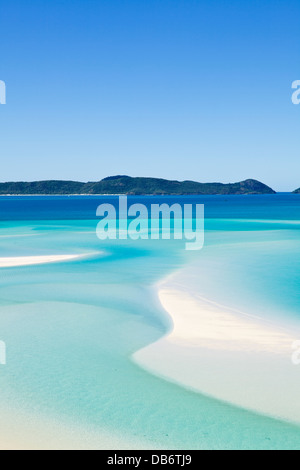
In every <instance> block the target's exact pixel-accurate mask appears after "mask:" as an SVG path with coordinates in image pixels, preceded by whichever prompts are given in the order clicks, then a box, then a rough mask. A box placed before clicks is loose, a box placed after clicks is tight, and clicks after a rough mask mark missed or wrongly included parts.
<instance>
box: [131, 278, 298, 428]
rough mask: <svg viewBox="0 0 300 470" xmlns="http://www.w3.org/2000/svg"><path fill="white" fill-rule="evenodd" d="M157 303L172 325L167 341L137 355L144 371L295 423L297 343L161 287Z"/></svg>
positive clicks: (251, 319)
mask: <svg viewBox="0 0 300 470" xmlns="http://www.w3.org/2000/svg"><path fill="white" fill-rule="evenodd" d="M159 299H160V301H161V303H162V305H163V307H164V309H165V310H166V311H167V312H168V314H169V315H170V317H171V319H172V321H173V328H172V329H171V331H170V332H169V333H168V335H167V336H166V337H164V338H162V339H160V340H159V341H157V342H156V343H154V344H152V345H150V346H148V347H146V348H144V349H143V350H141V351H138V352H137V353H135V354H134V356H133V359H134V361H135V362H136V363H138V364H139V365H140V366H142V367H143V368H145V369H146V370H148V371H150V372H152V373H154V374H156V375H159V376H160V377H164V378H165V379H168V380H170V381H172V382H175V383H177V384H180V385H182V386H185V387H187V388H189V389H192V390H195V391H198V392H201V393H203V394H205V395H209V396H212V397H214V398H217V399H220V400H222V401H226V402H229V403H231V404H234V405H237V406H239V407H242V408H246V409H249V410H253V411H256V412H259V413H262V414H266V415H270V416H272V417H276V418H280V419H284V420H288V421H293V422H296V423H300V406H299V390H300V366H298V367H297V366H296V365H294V364H293V363H292V354H293V351H294V350H293V348H292V345H293V343H294V342H295V341H296V340H300V337H299V338H297V336H296V335H295V334H294V333H293V332H291V333H289V332H288V331H285V330H284V329H281V327H279V326H278V325H273V324H270V323H268V322H266V321H263V320H261V319H260V318H257V317H255V316H251V315H247V314H243V313H242V312H236V311H234V310H230V309H228V308H226V307H224V306H221V305H218V304H216V303H214V302H210V301H208V300H206V299H204V298H201V297H199V296H198V295H197V294H195V293H193V292H190V291H189V290H188V289H187V288H185V287H184V286H182V285H180V284H178V283H174V282H167V283H165V284H163V285H162V286H160V288H159Z"/></svg>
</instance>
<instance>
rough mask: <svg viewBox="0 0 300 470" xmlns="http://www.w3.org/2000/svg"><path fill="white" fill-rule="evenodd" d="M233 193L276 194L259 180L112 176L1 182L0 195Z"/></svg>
mask: <svg viewBox="0 0 300 470" xmlns="http://www.w3.org/2000/svg"><path fill="white" fill-rule="evenodd" d="M72 194H79V195H80V194H82V195H83V194H88V195H96V194H97V195H98V194H99V195H104V194H124V195H179V196H180V195H218V194H220V195H221V194H224V195H230V194H275V191H273V189H271V188H270V187H269V186H266V185H265V184H263V183H260V182H259V181H256V180H252V179H249V180H246V181H242V182H239V183H229V184H222V183H198V182H195V181H182V182H181V181H170V180H166V179H160V178H145V177H143V178H132V177H130V176H111V177H108V178H104V179H103V180H101V181H98V182H89V183H80V182H77V181H35V182H31V183H28V182H17V183H0V195H72Z"/></svg>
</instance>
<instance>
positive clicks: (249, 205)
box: [0, 195, 300, 449]
mask: <svg viewBox="0 0 300 470" xmlns="http://www.w3.org/2000/svg"><path fill="white" fill-rule="evenodd" d="M104 199H105V201H115V200H116V199H115V198H99V197H91V198H89V197H86V198H84V197H74V198H72V197H71V198H67V197H66V198H64V197H37V198H34V197H25V198H21V197H20V198H14V197H11V198H0V218H1V223H0V257H4V256H31V255H32V256H33V255H35V256H37V255H51V254H83V253H84V254H88V255H89V256H87V257H86V258H84V259H80V260H76V261H72V262H64V263H55V264H49V265H42V266H27V267H19V268H9V269H1V270H0V276H1V278H0V339H1V340H3V341H5V342H6V344H7V365H6V366H0V398H1V403H0V409H1V408H2V409H5V410H6V412H7V411H8V412H9V411H10V410H11V412H16V411H17V412H20V413H21V412H22V413H27V414H28V415H30V416H31V417H32V419H33V424H32V422H31V427H30V432H31V433H33V434H34V432H35V430H34V420H35V419H36V421H37V422H38V420H39V419H40V417H43V420H44V423H45V427H47V417H49V420H50V419H57V420H58V421H60V422H61V423H62V424H66V425H70V427H72V426H74V427H75V426H81V427H83V428H85V429H87V430H92V431H93V432H97V429H99V436H100V430H101V431H103V429H104V430H107V432H108V433H110V434H113V433H114V432H115V433H116V435H121V436H122V435H124V436H129V437H130V438H132V440H133V441H134V439H137V440H139V439H140V440H142V441H143V442H145V445H146V444H147V445H149V446H152V447H160V448H161V447H164V448H175V449H180V448H181V449H183V448H186V449H189V448H190V449H196V448H300V428H298V427H297V426H293V425H290V424H287V423H283V422H280V421H276V420H273V419H270V418H266V417H264V416H260V415H256V414H255V413H251V412H248V411H247V410H242V409H239V408H235V407H234V406H231V405H227V404H223V403H221V402H219V401H217V400H214V399H212V398H209V397H205V396H203V395H201V394H200V393H199V394H197V393H193V392H191V391H188V390H186V389H184V388H183V387H180V386H178V385H174V384H172V383H168V382H167V381H164V380H163V379H160V378H157V377H155V376H152V375H151V374H149V373H148V372H146V371H144V370H143V369H141V368H140V367H138V366H137V365H136V364H135V363H134V362H133V361H132V359H131V356H132V354H133V353H134V352H136V351H138V350H139V349H141V348H143V347H145V346H146V345H148V344H150V343H152V342H154V341H156V340H157V339H158V338H160V337H161V336H163V335H164V334H166V332H167V331H168V328H170V320H169V318H168V316H167V315H166V314H165V313H164V311H163V310H162V308H161V306H160V305H159V302H158V300H157V296H156V292H155V289H154V286H155V284H156V283H157V282H158V281H160V280H161V279H163V278H165V277H166V276H168V275H170V274H171V273H173V272H174V271H176V270H178V269H183V271H182V274H183V276H184V279H185V280H186V282H187V284H189V285H191V286H193V288H194V289H197V291H199V293H200V294H201V295H205V296H206V297H208V298H211V299H214V300H216V301H217V302H220V303H223V304H226V305H228V306H230V307H233V308H237V309H241V310H243V311H246V312H248V313H250V314H255V315H259V316H261V317H263V318H267V319H268V320H272V321H275V322H277V323H278V324H280V325H283V326H284V325H289V326H290V325H291V326H292V327H293V328H295V331H297V329H299V339H300V309H299V306H300V302H299V301H300V298H299V297H300V294H299V292H300V289H299V283H300V274H299V273H300V270H299V261H300V248H299V246H300V244H299V238H300V232H299V228H300V196H295V195H276V196H248V197H243V196H241V197H239V196H236V197H221V196H220V197H219V196H217V197H203V198H200V197H198V198H183V199H182V200H183V201H184V202H192V201H195V202H198V203H205V208H206V243H205V247H204V249H203V250H202V251H201V252H199V253H196V254H195V253H193V254H191V253H188V252H186V251H185V250H184V244H183V242H180V241H176V242H175V241H167V240H166V241H138V242H133V241H122V242H120V241H118V242H116V241H110V242H100V241H99V240H98V239H97V237H96V225H97V220H96V217H95V213H96V208H97V205H98V204H99V202H103V200H104ZM133 199H134V198H133ZM137 199H138V200H137V201H136V199H135V202H146V203H147V204H150V203H151V202H154V201H155V202H158V201H159V202H161V201H163V202H168V200H170V201H171V202H174V201H176V202H177V201H178V200H180V199H178V198H170V199H169V198H166V197H164V198H137ZM299 374H300V368H299ZM295 406H298V404H297V403H295ZM6 419H7V418H6ZM20 426H21V424H20ZM22 426H24V424H22ZM3 431H4V432H5V422H4V424H3V429H2V432H3ZM24 432H26V429H24ZM36 432H38V431H36ZM101 446H102V445H101V439H100V437H99V448H101Z"/></svg>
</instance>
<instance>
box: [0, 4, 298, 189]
mask: <svg viewBox="0 0 300 470" xmlns="http://www.w3.org/2000/svg"><path fill="white" fill-rule="evenodd" d="M0 31H1V41H0V80H4V81H5V82H6V84H7V105H6V106H2V105H1V106H0V155H1V163H2V165H1V176H0V180H1V181H8V180H14V181H15V180H26V181H32V180H36V179H75V180H82V181H87V180H99V179H101V178H103V177H105V176H108V175H114V174H129V175H132V176H158V177H166V178H172V179H173V178H174V179H180V180H183V179H194V180H198V181H222V182H229V181H231V182H233V181H239V180H243V179H246V178H256V179H259V180H261V181H263V182H265V183H266V184H269V185H271V186H272V187H274V189H276V190H292V189H295V188H296V187H300V155H299V147H300V139H299V135H300V106H294V105H292V104H291V83H292V81H294V80H297V79H298V80H300V2H299V0H264V1H262V0H233V1H231V0H30V1H29V0H18V1H17V0H9V1H4V0H0Z"/></svg>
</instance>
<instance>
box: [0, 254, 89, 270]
mask: <svg viewBox="0 0 300 470" xmlns="http://www.w3.org/2000/svg"><path fill="white" fill-rule="evenodd" d="M83 256H85V255H50V256H20V257H10V258H0V268H13V267H17V266H32V265H35V264H47V263H58V262H61V261H72V260H75V259H79V258H82V257H83Z"/></svg>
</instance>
